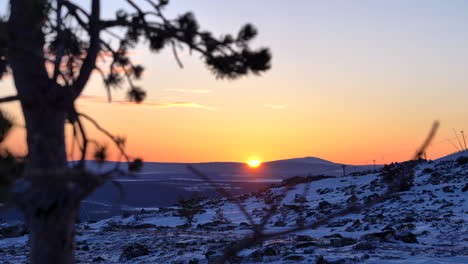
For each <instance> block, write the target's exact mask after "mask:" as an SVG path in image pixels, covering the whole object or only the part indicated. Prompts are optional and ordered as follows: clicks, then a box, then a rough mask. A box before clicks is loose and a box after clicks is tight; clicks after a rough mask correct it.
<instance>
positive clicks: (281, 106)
mask: <svg viewBox="0 0 468 264" xmlns="http://www.w3.org/2000/svg"><path fill="white" fill-rule="evenodd" d="M263 106H265V107H270V108H275V109H284V108H286V106H284V105H272V104H265V105H263Z"/></svg>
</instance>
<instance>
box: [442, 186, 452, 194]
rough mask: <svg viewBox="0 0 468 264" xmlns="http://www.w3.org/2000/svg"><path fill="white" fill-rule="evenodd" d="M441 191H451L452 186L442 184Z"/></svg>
mask: <svg viewBox="0 0 468 264" xmlns="http://www.w3.org/2000/svg"><path fill="white" fill-rule="evenodd" d="M442 191H444V192H446V193H453V192H454V190H453V186H444V187H443V188H442Z"/></svg>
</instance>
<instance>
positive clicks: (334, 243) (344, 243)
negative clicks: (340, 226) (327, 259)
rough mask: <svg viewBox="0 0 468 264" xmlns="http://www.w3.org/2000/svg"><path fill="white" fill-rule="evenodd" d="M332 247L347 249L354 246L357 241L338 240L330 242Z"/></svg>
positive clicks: (352, 239) (345, 238) (351, 239)
mask: <svg viewBox="0 0 468 264" xmlns="http://www.w3.org/2000/svg"><path fill="white" fill-rule="evenodd" d="M330 242H331V245H332V246H334V247H345V246H350V245H354V244H356V243H357V240H356V239H354V238H351V237H343V238H336V239H331V240H330Z"/></svg>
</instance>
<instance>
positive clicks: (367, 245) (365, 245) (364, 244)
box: [353, 242, 376, 250]
mask: <svg viewBox="0 0 468 264" xmlns="http://www.w3.org/2000/svg"><path fill="white" fill-rule="evenodd" d="M375 248H376V247H375V246H374V244H372V243H369V242H359V243H357V244H356V245H354V247H353V249H355V250H374V249H375Z"/></svg>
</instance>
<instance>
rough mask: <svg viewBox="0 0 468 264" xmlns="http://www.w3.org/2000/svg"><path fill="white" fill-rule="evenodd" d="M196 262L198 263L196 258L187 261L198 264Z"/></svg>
mask: <svg viewBox="0 0 468 264" xmlns="http://www.w3.org/2000/svg"><path fill="white" fill-rule="evenodd" d="M198 263H199V261H198V259H191V260H189V262H188V264H198Z"/></svg>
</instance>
